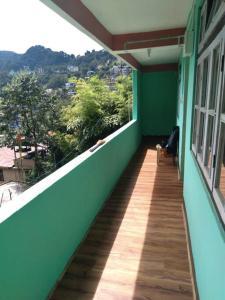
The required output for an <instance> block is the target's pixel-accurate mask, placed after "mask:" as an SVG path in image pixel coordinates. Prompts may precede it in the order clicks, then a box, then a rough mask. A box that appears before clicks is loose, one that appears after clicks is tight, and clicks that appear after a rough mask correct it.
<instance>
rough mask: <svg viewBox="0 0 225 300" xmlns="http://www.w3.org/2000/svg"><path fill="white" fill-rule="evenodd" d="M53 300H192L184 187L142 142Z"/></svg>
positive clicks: (152, 147)
mask: <svg viewBox="0 0 225 300" xmlns="http://www.w3.org/2000/svg"><path fill="white" fill-rule="evenodd" d="M51 299H52V300H60V299H82V300H83V299H85V300H89V299H107V300H111V299H126V300H128V299H167V300H170V299H171V300H176V299H177V300H183V299H193V293H192V282H191V274H190V269H189V260H188V251H187V240H186V232H185V225H184V216H183V200H182V185H181V183H180V182H178V179H177V169H176V167H174V166H173V164H172V162H171V160H167V161H165V162H163V163H162V164H161V165H160V166H157V163H156V150H155V144H154V143H153V145H151V144H150V145H149V144H143V145H142V146H141V147H140V148H139V150H138V151H137V153H136V154H135V156H134V157H133V158H132V160H131V162H130V164H129V166H128V167H127V168H126V170H125V172H124V173H123V175H122V177H121V178H120V180H119V182H118V184H117V186H116V188H115V189H114V191H113V193H112V194H111V196H110V197H109V199H108V200H107V202H106V204H105V205H104V207H103V209H102V210H101V212H100V214H99V215H98V216H97V218H96V219H95V222H94V224H93V225H92V227H91V229H90V230H89V232H88V234H87V236H86V238H85V240H84V241H83V242H82V243H81V246H80V247H79V249H78V250H77V252H76V253H75V256H74V258H73V260H72V261H71V263H70V265H69V266H68V268H67V270H66V273H65V275H64V276H63V278H62V280H61V281H60V282H59V284H58V286H57V288H56V290H55V291H54V293H53V295H52V297H51Z"/></svg>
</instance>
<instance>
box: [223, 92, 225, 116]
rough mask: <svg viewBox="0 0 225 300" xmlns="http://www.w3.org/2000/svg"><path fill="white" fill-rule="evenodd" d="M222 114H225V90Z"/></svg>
mask: <svg viewBox="0 0 225 300" xmlns="http://www.w3.org/2000/svg"><path fill="white" fill-rule="evenodd" d="M222 114H225V90H224V94H223V102H222Z"/></svg>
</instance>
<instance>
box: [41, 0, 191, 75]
mask: <svg viewBox="0 0 225 300" xmlns="http://www.w3.org/2000/svg"><path fill="white" fill-rule="evenodd" d="M41 1H43V2H44V3H45V4H47V5H48V6H50V7H51V8H52V9H54V10H55V11H56V12H57V13H59V14H60V15H61V16H62V17H64V18H65V19H67V20H68V21H69V22H71V23H72V24H73V25H74V26H76V27H77V28H78V29H80V30H82V31H83V32H84V33H86V34H87V35H88V36H90V37H92V38H93V39H95V41H97V42H99V43H100V44H101V45H102V46H103V47H104V48H106V49H107V50H109V51H110V52H111V53H112V54H114V55H116V56H120V57H122V59H123V60H125V61H127V62H128V63H129V64H130V65H131V66H132V67H134V68H137V69H141V68H142V67H146V66H154V65H163V64H173V65H174V63H177V62H178V60H179V55H180V53H181V49H182V47H181V46H182V44H183V42H184V33H185V27H186V24H187V21H188V15H189V12H190V10H191V7H192V2H193V0H66V1H65V0H41ZM167 69H168V68H167Z"/></svg>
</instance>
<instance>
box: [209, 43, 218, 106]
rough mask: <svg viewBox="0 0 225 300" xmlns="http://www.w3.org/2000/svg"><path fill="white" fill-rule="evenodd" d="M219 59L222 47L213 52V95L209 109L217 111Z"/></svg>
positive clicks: (211, 95)
mask: <svg viewBox="0 0 225 300" xmlns="http://www.w3.org/2000/svg"><path fill="white" fill-rule="evenodd" d="M219 58H220V46H218V47H217V48H216V49H214V50H213V66H212V80H211V93H210V100H209V109H215V104H216V96H217V90H218V81H219V74H220V68H219Z"/></svg>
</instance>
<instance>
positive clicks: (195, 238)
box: [184, 1, 225, 300]
mask: <svg viewBox="0 0 225 300" xmlns="http://www.w3.org/2000/svg"><path fill="white" fill-rule="evenodd" d="M199 2H200V1H196V3H195V7H194V11H193V13H194V17H195V49H194V53H193V55H192V57H191V58H190V68H189V82H188V103H187V115H186V142H185V151H186V154H185V169H184V199H185V206H186V210H187V216H188V224H189V230H190V235H191V243H192V251H193V258H194V265H195V271H196V276H197V285H198V291H199V296H200V300H224V299H225V232H224V229H223V228H222V227H221V223H220V221H219V220H218V215H217V213H216V211H215V208H214V205H213V202H212V199H211V196H210V193H209V192H208V189H207V187H206V185H205V183H204V180H203V178H202V176H201V173H200V170H199V168H198V166H197V164H196V162H195V159H194V157H193V156H192V152H191V150H190V144H191V124H192V110H193V93H194V78H195V69H196V58H197V49H196V45H197V30H198V28H199V24H198V20H199V18H198V13H199V9H198V7H199V5H200V3H199Z"/></svg>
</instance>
